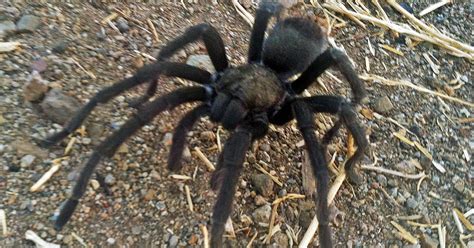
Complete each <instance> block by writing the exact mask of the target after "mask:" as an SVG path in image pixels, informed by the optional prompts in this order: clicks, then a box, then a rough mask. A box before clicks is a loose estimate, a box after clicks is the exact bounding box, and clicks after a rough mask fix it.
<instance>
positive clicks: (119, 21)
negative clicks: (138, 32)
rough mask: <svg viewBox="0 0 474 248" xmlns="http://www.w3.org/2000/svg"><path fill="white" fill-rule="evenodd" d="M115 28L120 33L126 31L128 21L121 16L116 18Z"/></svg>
mask: <svg viewBox="0 0 474 248" xmlns="http://www.w3.org/2000/svg"><path fill="white" fill-rule="evenodd" d="M117 28H118V30H119V31H120V32H121V33H126V32H127V31H128V30H129V29H130V27H129V26H128V21H127V20H125V18H123V17H120V18H118V19H117Z"/></svg>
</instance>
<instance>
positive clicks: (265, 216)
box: [252, 204, 272, 223]
mask: <svg viewBox="0 0 474 248" xmlns="http://www.w3.org/2000/svg"><path fill="white" fill-rule="evenodd" d="M271 213H272V207H271V206H270V204H266V205H263V206H261V207H259V208H257V209H255V211H254V212H253V213H252V217H253V219H254V221H255V222H257V223H268V222H269V221H270V220H269V219H270V214H271Z"/></svg>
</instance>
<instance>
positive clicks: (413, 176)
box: [361, 165, 426, 179]
mask: <svg viewBox="0 0 474 248" xmlns="http://www.w3.org/2000/svg"><path fill="white" fill-rule="evenodd" d="M361 169H364V170H373V171H378V172H381V173H386V174H389V175H394V176H399V177H403V178H408V179H420V178H422V177H424V176H426V174H425V172H420V173H418V174H415V175H414V174H407V173H403V172H399V171H395V170H390V169H385V168H382V167H378V166H371V165H361Z"/></svg>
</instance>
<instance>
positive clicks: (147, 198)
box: [143, 189, 156, 201]
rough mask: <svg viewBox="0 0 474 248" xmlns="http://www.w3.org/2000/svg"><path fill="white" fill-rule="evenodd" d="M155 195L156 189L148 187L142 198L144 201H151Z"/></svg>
mask: <svg viewBox="0 0 474 248" xmlns="http://www.w3.org/2000/svg"><path fill="white" fill-rule="evenodd" d="M155 195H156V190H153V189H149V190H148V191H147V192H146V194H145V196H144V197H143V199H145V201H151V200H153V199H154V198H155Z"/></svg>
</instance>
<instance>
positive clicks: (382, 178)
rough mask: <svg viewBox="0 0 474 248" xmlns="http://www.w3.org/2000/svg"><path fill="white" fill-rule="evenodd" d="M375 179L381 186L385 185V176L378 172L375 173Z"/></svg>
mask: <svg viewBox="0 0 474 248" xmlns="http://www.w3.org/2000/svg"><path fill="white" fill-rule="evenodd" d="M376 179H377V182H378V183H379V184H380V185H382V186H383V187H385V186H387V177H385V176H384V175H381V174H379V175H377V177H376Z"/></svg>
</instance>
